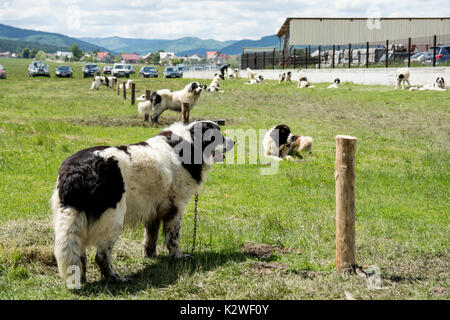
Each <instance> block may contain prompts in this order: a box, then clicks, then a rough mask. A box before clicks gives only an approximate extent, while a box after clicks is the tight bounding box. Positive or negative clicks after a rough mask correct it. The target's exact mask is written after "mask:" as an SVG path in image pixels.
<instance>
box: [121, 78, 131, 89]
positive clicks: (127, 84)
mask: <svg viewBox="0 0 450 320" xmlns="http://www.w3.org/2000/svg"><path fill="white" fill-rule="evenodd" d="M133 82H134V81H133V80H128V81H127V82H126V83H125V89H127V90H128V89H130V87H131V84H132V83H133ZM119 87H120V89H123V84H121V85H120V86H119Z"/></svg>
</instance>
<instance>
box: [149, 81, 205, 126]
mask: <svg viewBox="0 0 450 320" xmlns="http://www.w3.org/2000/svg"><path fill="white" fill-rule="evenodd" d="M203 88H204V87H203V86H202V85H201V84H200V83H198V82H192V83H190V84H188V85H187V86H186V87H184V89H183V90H179V91H175V92H172V91H170V90H169V89H162V90H158V91H155V92H153V93H152V95H151V96H150V101H151V102H152V109H153V115H152V123H157V122H158V118H159V116H160V115H161V113H163V112H164V111H166V110H167V109H170V110H174V111H178V112H181V105H182V104H183V103H185V104H188V105H189V111H191V110H192V109H193V108H194V107H195V106H196V105H197V103H198V100H199V98H200V94H201V93H202V91H203V90H204V89H203Z"/></svg>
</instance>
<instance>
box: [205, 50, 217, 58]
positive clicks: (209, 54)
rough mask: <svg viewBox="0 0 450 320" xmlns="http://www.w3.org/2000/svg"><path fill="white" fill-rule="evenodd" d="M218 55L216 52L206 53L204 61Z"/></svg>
mask: <svg viewBox="0 0 450 320" xmlns="http://www.w3.org/2000/svg"><path fill="white" fill-rule="evenodd" d="M218 53H219V52H218V51H206V60H211V59H214V58H215V57H216V56H217V55H218Z"/></svg>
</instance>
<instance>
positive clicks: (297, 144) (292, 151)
mask: <svg viewBox="0 0 450 320" xmlns="http://www.w3.org/2000/svg"><path fill="white" fill-rule="evenodd" d="M312 143H313V139H312V138H311V137H304V136H295V135H293V134H291V129H290V128H289V127H288V126H286V125H284V124H281V125H278V126H275V127H273V128H271V129H270V130H269V131H268V132H267V133H266V135H265V137H264V140H263V147H264V155H265V156H266V157H268V158H272V159H275V160H278V161H279V160H283V159H285V160H289V161H295V160H294V158H293V157H292V156H293V155H296V154H297V153H299V152H301V151H307V152H309V153H311V152H312Z"/></svg>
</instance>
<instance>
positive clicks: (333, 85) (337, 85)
mask: <svg viewBox="0 0 450 320" xmlns="http://www.w3.org/2000/svg"><path fill="white" fill-rule="evenodd" d="M340 86H341V80H340V79H339V78H336V79H334V82H333V84H331V85H330V86H329V87H328V89H337V88H339V87H340Z"/></svg>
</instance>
